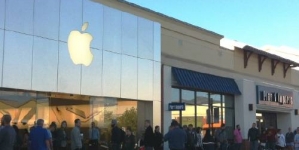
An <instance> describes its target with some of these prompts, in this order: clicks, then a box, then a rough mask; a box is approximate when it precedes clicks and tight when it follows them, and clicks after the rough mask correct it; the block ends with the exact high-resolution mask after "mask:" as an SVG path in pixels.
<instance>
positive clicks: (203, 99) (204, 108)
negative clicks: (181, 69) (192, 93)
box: [196, 92, 211, 130]
mask: <svg viewBox="0 0 299 150" xmlns="http://www.w3.org/2000/svg"><path fill="white" fill-rule="evenodd" d="M208 96H209V95H208V93H207V92H196V110H197V113H196V116H197V123H196V124H197V127H202V128H203V129H204V130H206V129H208V128H209V121H210V117H211V115H210V110H209V97H208Z"/></svg>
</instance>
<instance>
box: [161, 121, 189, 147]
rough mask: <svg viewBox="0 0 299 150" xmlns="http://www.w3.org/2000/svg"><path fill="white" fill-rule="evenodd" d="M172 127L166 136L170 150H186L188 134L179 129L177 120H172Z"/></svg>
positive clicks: (165, 139)
mask: <svg viewBox="0 0 299 150" xmlns="http://www.w3.org/2000/svg"><path fill="white" fill-rule="evenodd" d="M171 127H172V128H171V130H169V131H168V132H167V133H166V134H165V136H164V142H168V146H169V149H170V150H185V143H186V142H187V133H186V132H185V131H184V130H183V129H181V128H180V127H179V123H178V122H177V121H176V120H172V122H171Z"/></svg>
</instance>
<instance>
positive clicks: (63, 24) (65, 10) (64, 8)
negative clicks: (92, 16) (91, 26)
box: [59, 0, 88, 42]
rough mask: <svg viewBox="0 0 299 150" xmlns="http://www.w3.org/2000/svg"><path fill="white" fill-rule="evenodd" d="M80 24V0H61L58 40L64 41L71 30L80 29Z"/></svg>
mask: <svg viewBox="0 0 299 150" xmlns="http://www.w3.org/2000/svg"><path fill="white" fill-rule="evenodd" d="M70 6H71V7H70ZM82 24H83V22H82V0H62V1H61V2H60V25H59V27H60V29H59V40H61V41H64V42H66V41H67V39H68V36H69V34H70V32H71V31H72V30H79V31H81V26H82ZM87 31H88V29H87Z"/></svg>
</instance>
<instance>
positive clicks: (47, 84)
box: [32, 37, 58, 92]
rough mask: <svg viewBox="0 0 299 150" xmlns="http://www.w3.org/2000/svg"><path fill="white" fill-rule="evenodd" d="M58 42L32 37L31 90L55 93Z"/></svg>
mask: <svg viewBox="0 0 299 150" xmlns="http://www.w3.org/2000/svg"><path fill="white" fill-rule="evenodd" d="M57 65H58V41H52V40H48V39H45V38H39V37H34V45H33V65H32V67H33V68H32V89H33V90H37V91H50V92H54V91H57V82H55V81H57V69H58V68H57Z"/></svg>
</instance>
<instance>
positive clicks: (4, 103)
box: [0, 91, 36, 129]
mask: <svg viewBox="0 0 299 150" xmlns="http://www.w3.org/2000/svg"><path fill="white" fill-rule="evenodd" d="M0 113H1V114H10V115H11V117H12V120H11V122H12V123H13V124H17V125H18V128H20V129H29V127H31V126H32V125H33V124H34V121H35V120H36V93H34V92H23V91H0Z"/></svg>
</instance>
